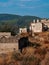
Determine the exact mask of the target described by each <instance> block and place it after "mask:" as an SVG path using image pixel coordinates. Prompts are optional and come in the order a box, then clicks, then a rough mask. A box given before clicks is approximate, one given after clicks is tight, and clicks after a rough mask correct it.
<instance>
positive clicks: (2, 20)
mask: <svg viewBox="0 0 49 65" xmlns="http://www.w3.org/2000/svg"><path fill="white" fill-rule="evenodd" d="M34 19H35V20H37V19H39V20H41V18H40V17H36V16H20V15H13V14H0V31H10V32H11V31H13V29H14V31H16V30H17V31H18V28H19V27H25V26H26V27H28V26H29V25H30V22H32V21H33V20H34ZM15 29H16V30H15ZM17 31H16V32H17Z"/></svg>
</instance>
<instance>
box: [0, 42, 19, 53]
mask: <svg viewBox="0 0 49 65" xmlns="http://www.w3.org/2000/svg"><path fill="white" fill-rule="evenodd" d="M14 49H15V50H18V43H0V53H7V52H12V51H14Z"/></svg>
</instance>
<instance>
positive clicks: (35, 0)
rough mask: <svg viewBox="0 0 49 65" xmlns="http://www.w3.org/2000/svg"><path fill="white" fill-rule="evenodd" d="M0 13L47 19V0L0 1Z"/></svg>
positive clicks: (48, 15)
mask: <svg viewBox="0 0 49 65" xmlns="http://www.w3.org/2000/svg"><path fill="white" fill-rule="evenodd" d="M0 13H9V14H17V15H33V16H39V17H47V18H49V0H0Z"/></svg>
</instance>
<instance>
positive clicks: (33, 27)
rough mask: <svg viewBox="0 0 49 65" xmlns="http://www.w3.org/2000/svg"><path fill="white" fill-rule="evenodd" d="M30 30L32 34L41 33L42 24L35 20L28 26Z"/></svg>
mask: <svg viewBox="0 0 49 65" xmlns="http://www.w3.org/2000/svg"><path fill="white" fill-rule="evenodd" d="M30 30H31V31H32V32H34V33H36V32H42V23H41V22H39V20H37V22H35V21H34V22H32V23H31V24H30Z"/></svg>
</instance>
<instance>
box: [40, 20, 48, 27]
mask: <svg viewBox="0 0 49 65" xmlns="http://www.w3.org/2000/svg"><path fill="white" fill-rule="evenodd" d="M41 22H42V23H43V24H45V25H47V26H48V28H49V20H46V19H42V20H41Z"/></svg>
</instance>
